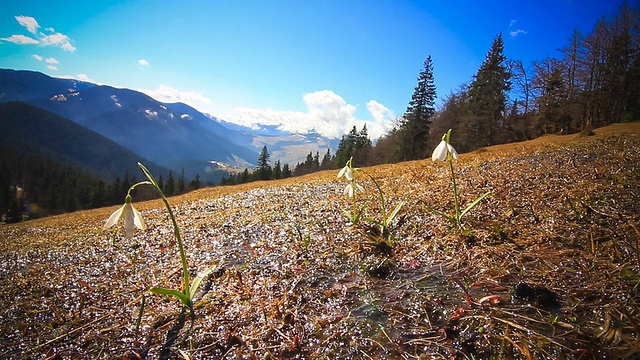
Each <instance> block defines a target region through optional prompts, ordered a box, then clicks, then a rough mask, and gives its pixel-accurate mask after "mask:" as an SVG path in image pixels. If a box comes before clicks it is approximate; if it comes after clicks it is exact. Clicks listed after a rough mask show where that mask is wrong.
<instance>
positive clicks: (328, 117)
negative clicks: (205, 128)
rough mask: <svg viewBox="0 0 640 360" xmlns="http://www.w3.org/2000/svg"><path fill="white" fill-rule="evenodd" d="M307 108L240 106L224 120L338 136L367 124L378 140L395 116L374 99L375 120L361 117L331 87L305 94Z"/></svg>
mask: <svg viewBox="0 0 640 360" xmlns="http://www.w3.org/2000/svg"><path fill="white" fill-rule="evenodd" d="M302 100H303V101H304V102H305V104H306V105H307V111H306V112H302V111H277V110H272V109H250V108H238V109H236V111H237V112H238V116H236V117H232V118H230V119H225V120H227V121H230V122H234V123H237V124H239V125H243V126H247V127H251V128H254V129H255V128H260V127H261V126H277V127H278V129H280V130H283V131H290V132H294V133H308V132H313V131H315V132H317V133H319V134H321V135H322V136H325V137H328V138H332V139H338V138H340V137H341V136H342V135H344V134H346V133H348V132H349V131H350V130H351V128H353V127H354V126H356V127H357V128H358V129H360V128H362V126H363V125H367V129H368V132H369V135H370V136H371V137H372V138H374V139H377V138H379V137H380V136H382V135H384V134H385V133H386V132H387V130H388V129H389V128H390V126H391V121H392V119H393V117H394V114H393V112H392V111H390V110H389V109H387V108H386V107H385V106H384V105H382V104H380V103H378V102H377V101H375V100H370V101H369V102H368V103H367V110H368V111H369V113H370V114H371V116H372V120H364V119H358V118H357V117H356V116H355V112H356V110H357V108H356V106H354V105H351V104H349V103H347V102H346V101H345V100H344V99H343V98H342V97H341V96H339V95H337V94H336V93H334V92H333V91H331V90H322V91H316V92H312V93H308V94H305V95H304V96H303V99H302Z"/></svg>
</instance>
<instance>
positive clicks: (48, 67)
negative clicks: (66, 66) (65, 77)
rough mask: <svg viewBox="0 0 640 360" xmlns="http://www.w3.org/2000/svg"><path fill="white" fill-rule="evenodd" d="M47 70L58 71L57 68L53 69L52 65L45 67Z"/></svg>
mask: <svg viewBox="0 0 640 360" xmlns="http://www.w3.org/2000/svg"><path fill="white" fill-rule="evenodd" d="M47 69H49V70H53V71H58V68H57V67H55V66H53V65H49V66H47Z"/></svg>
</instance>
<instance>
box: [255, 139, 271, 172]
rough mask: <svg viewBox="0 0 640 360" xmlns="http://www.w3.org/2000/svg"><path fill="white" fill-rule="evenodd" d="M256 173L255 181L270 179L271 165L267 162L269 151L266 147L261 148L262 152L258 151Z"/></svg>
mask: <svg viewBox="0 0 640 360" xmlns="http://www.w3.org/2000/svg"><path fill="white" fill-rule="evenodd" d="M256 172H257V174H256V175H257V179H259V180H269V179H271V172H272V171H271V164H270V162H269V151H268V150H267V146H266V145H265V146H264V147H263V148H262V151H260V156H259V157H258V167H257V169H256Z"/></svg>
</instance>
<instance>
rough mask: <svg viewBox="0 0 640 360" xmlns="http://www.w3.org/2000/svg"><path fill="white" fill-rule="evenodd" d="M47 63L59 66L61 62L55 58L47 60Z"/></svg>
mask: <svg viewBox="0 0 640 360" xmlns="http://www.w3.org/2000/svg"><path fill="white" fill-rule="evenodd" d="M45 61H46V62H47V64H59V63H60V62H59V61H58V60H56V59H55V58H52V57H50V58H47V60H45Z"/></svg>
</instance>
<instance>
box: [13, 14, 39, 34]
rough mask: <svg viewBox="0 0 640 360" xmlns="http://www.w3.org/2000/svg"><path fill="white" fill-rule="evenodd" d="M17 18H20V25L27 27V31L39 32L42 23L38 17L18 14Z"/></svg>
mask: <svg viewBox="0 0 640 360" xmlns="http://www.w3.org/2000/svg"><path fill="white" fill-rule="evenodd" d="M16 20H18V23H19V24H20V25H22V26H24V27H26V28H27V31H29V32H30V33H32V34H34V35H35V34H36V33H37V32H38V29H39V28H40V25H39V24H38V22H37V21H36V19H34V18H32V17H31V16H16Z"/></svg>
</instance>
